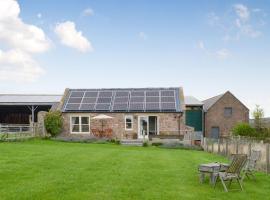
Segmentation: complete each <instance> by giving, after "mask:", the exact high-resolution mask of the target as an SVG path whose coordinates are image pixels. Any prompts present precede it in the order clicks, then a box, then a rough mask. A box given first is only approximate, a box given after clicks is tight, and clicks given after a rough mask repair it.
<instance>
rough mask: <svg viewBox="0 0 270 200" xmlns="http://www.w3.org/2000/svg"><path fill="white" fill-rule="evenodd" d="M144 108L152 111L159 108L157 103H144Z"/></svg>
mask: <svg viewBox="0 0 270 200" xmlns="http://www.w3.org/2000/svg"><path fill="white" fill-rule="evenodd" d="M145 109H146V110H153V111H156V110H160V108H159V103H146V107H145Z"/></svg>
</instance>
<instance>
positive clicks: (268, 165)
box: [266, 144, 270, 174]
mask: <svg viewBox="0 0 270 200" xmlns="http://www.w3.org/2000/svg"><path fill="white" fill-rule="evenodd" d="M269 150H270V148H269V144H266V172H267V174H269V173H270V158H269V156H270V155H269V154H270V153H269Z"/></svg>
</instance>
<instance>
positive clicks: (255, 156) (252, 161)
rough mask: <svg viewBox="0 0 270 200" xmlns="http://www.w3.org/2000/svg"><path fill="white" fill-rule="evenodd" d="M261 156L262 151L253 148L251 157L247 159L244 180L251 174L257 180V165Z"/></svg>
mask: <svg viewBox="0 0 270 200" xmlns="http://www.w3.org/2000/svg"><path fill="white" fill-rule="evenodd" d="M260 158H261V151H260V150H252V152H251V155H250V157H249V158H248V160H247V164H246V167H245V168H244V170H243V173H244V175H243V177H242V181H243V180H244V178H245V177H247V178H249V177H250V176H251V177H252V178H253V180H256V178H255V175H254V172H255V168H256V165H257V161H258V160H259V159H260Z"/></svg>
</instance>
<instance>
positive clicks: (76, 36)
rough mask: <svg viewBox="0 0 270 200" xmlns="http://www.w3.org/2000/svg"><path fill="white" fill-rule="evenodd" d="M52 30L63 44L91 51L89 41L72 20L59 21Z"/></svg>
mask: <svg viewBox="0 0 270 200" xmlns="http://www.w3.org/2000/svg"><path fill="white" fill-rule="evenodd" d="M54 32H55V33H56V35H57V36H58V37H59V39H60V41H61V43H62V44H63V45H66V46H68V47H72V48H75V49H77V50H79V51H80V52H87V51H93V47H92V45H91V43H90V41H88V40H87V38H86V37H84V36H83V34H82V32H81V31H77V30H76V25H75V23H74V22H71V21H66V22H63V23H59V24H57V25H56V27H55V29H54Z"/></svg>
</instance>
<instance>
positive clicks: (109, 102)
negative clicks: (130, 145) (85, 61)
mask: <svg viewBox="0 0 270 200" xmlns="http://www.w3.org/2000/svg"><path fill="white" fill-rule="evenodd" d="M60 104H61V106H60V109H61V110H62V112H63V117H64V130H63V133H62V135H65V136H69V135H77V136H78V137H83V136H84V135H88V136H89V135H91V133H93V134H94V135H95V134H98V133H96V132H99V133H100V132H109V133H111V134H113V135H115V136H116V137H118V138H127V139H137V138H139V139H140V138H149V139H151V138H154V137H161V138H164V137H166V138H175V137H176V138H179V137H180V136H181V135H183V134H184V131H186V126H185V117H184V113H185V112H184V111H185V103H184V94H183V89H182V88H181V87H179V88H136V89H134V88H126V89H67V90H66V92H65V95H64V97H63V99H62V102H61V103H60ZM101 114H102V115H103V116H104V115H105V116H107V119H106V120H105V119H104V120H103V124H102V125H101V122H100V120H97V119H96V118H97V116H100V115H101ZM101 126H102V127H101ZM101 129H102V130H101ZM104 134H106V133H104Z"/></svg>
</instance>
